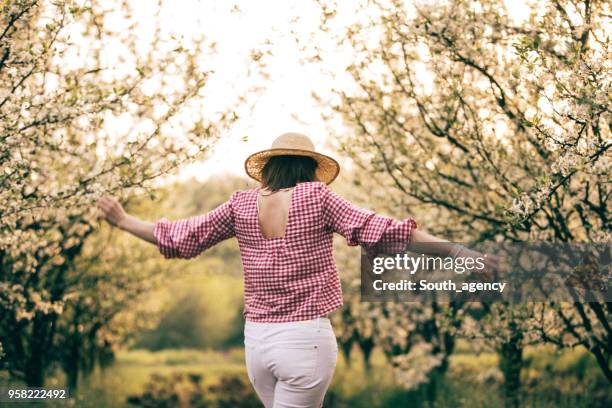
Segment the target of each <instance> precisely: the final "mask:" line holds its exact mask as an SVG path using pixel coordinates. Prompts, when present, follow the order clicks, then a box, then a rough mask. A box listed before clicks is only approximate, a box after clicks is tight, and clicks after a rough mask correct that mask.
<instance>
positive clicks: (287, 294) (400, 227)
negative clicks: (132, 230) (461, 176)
mask: <svg viewBox="0 0 612 408" xmlns="http://www.w3.org/2000/svg"><path fill="white" fill-rule="evenodd" d="M257 194H258V189H257V188H253V189H250V190H246V191H238V192H235V193H234V194H232V196H231V198H230V199H229V200H228V201H226V202H225V203H223V204H221V205H220V206H218V207H217V208H215V209H214V210H212V211H210V212H208V213H207V214H203V215H198V216H194V217H191V218H188V219H183V220H177V221H168V220H167V219H166V218H160V219H159V220H158V221H157V222H156V223H155V229H154V235H155V237H156V238H157V246H158V248H159V251H160V252H161V253H162V254H163V255H164V257H165V258H193V257H195V256H197V255H198V254H200V253H201V252H202V251H204V250H206V249H207V248H210V247H211V246H213V245H215V244H216V243H218V242H220V241H223V240H225V239H228V238H231V237H236V238H237V239H238V245H239V247H240V255H241V257H242V264H243V268H244V301H245V309H244V317H245V318H246V319H247V320H250V321H255V322H291V321H299V320H309V319H314V318H316V317H320V316H324V315H326V314H327V313H329V312H331V311H332V310H335V309H337V308H339V307H340V306H342V289H341V287H340V279H339V276H338V271H337V270H336V264H335V262H334V257H333V254H332V236H333V233H334V232H337V233H339V234H340V235H342V236H344V237H345V238H346V240H347V243H348V245H350V246H356V245H361V246H362V247H364V248H365V249H366V250H367V251H368V253H370V254H375V253H378V252H386V253H389V252H390V251H394V252H401V251H403V250H405V249H406V247H407V245H408V243H409V241H410V235H411V232H412V229H413V228H416V223H415V221H414V220H413V219H412V218H406V219H405V220H403V221H398V220H395V219H392V218H388V217H384V216H381V215H377V214H375V213H374V212H372V211H370V210H366V209H363V208H359V207H357V206H355V205H353V204H351V203H350V202H348V201H347V200H345V199H344V198H342V197H340V196H339V195H338V194H336V193H334V192H333V191H332V190H330V189H329V188H328V187H327V185H325V184H324V183H321V182H306V183H299V184H297V185H296V186H295V188H294V189H293V192H292V195H291V205H290V207H289V213H288V219H287V225H286V228H285V235H284V236H283V237H277V238H265V237H264V236H263V235H262V233H261V230H260V227H259V220H258V211H257Z"/></svg>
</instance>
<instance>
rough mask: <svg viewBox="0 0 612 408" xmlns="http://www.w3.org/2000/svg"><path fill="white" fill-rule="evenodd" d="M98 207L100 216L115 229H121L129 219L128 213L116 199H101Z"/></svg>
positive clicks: (108, 197)
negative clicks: (122, 224)
mask: <svg viewBox="0 0 612 408" xmlns="http://www.w3.org/2000/svg"><path fill="white" fill-rule="evenodd" d="M97 206H98V210H99V214H100V216H101V217H103V218H104V219H105V220H106V221H108V223H109V224H111V225H113V226H115V227H120V226H121V223H123V222H124V221H125V220H126V218H127V213H126V212H125V210H124V209H123V207H122V206H121V203H119V200H117V199H116V198H115V197H111V196H104V197H101V198H100V199H99V200H98V204H97Z"/></svg>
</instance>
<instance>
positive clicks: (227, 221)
mask: <svg viewBox="0 0 612 408" xmlns="http://www.w3.org/2000/svg"><path fill="white" fill-rule="evenodd" d="M233 198H234V196H233V195H232V198H230V199H229V200H228V201H226V202H225V203H223V204H221V205H219V206H218V207H217V208H215V209H214V210H212V211H210V212H208V213H206V214H203V215H197V216H194V217H191V218H187V219H182V220H176V221H169V220H168V219H166V218H160V219H159V220H157V221H156V222H155V228H154V230H153V235H154V236H155V238H156V239H157V248H158V249H159V252H160V253H161V254H162V255H163V256H164V257H165V258H166V259H168V258H185V259H189V258H193V257H195V256H197V255H199V254H200V253H202V252H203V251H204V250H206V249H208V248H210V247H212V246H213V245H215V244H217V243H219V242H221V241H223V240H225V239H228V238H231V237H233V236H235V230H234V215H233V211H232V201H233Z"/></svg>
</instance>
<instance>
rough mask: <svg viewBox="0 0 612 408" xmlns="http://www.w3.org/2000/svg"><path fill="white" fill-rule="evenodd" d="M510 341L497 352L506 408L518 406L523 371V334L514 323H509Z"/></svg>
mask: <svg viewBox="0 0 612 408" xmlns="http://www.w3.org/2000/svg"><path fill="white" fill-rule="evenodd" d="M509 327H510V330H511V336H510V339H509V340H508V341H507V342H505V343H503V344H502V345H501V347H500V350H499V357H500V359H499V368H500V369H501V371H502V373H503V375H504V385H503V388H504V399H505V406H506V407H507V408H516V407H518V406H519V405H520V390H521V370H522V369H523V363H524V362H523V346H522V344H521V341H522V339H523V333H522V332H521V331H520V329H518V327H517V325H516V323H514V322H511V323H510V325H509Z"/></svg>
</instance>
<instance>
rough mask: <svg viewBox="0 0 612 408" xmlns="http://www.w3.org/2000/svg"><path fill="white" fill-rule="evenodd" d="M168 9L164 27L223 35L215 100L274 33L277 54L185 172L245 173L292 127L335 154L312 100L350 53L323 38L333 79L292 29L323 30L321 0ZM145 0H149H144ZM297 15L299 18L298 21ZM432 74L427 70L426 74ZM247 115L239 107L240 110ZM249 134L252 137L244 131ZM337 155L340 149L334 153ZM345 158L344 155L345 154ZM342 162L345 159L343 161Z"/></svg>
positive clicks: (519, 8) (516, 2) (521, 9)
mask: <svg viewBox="0 0 612 408" xmlns="http://www.w3.org/2000/svg"><path fill="white" fill-rule="evenodd" d="M526 1H529V0H504V1H503V2H504V3H505V4H506V6H507V7H508V8H509V10H510V13H511V15H512V16H513V17H514V18H516V19H517V20H520V19H522V18H524V17H526V16H527V12H528V8H527V7H526V6H525V2H526ZM166 3H167V4H166V8H165V9H164V11H163V12H162V14H161V18H162V25H163V27H164V29H166V30H169V31H172V32H174V33H176V34H178V35H184V36H185V37H189V36H191V35H193V34H194V33H204V34H205V35H206V36H207V37H208V38H210V39H214V40H216V41H217V43H218V46H217V49H218V51H219V54H218V55H217V56H216V57H215V61H214V64H213V66H214V67H216V73H215V79H214V80H215V83H214V84H211V85H213V86H212V88H211V89H212V90H213V92H212V93H211V97H212V99H213V100H217V99H218V100H221V99H222V96H223V94H227V93H231V86H232V84H233V85H235V84H237V83H240V82H241V81H244V77H243V74H244V72H245V67H244V64H245V58H246V57H247V56H248V55H249V52H250V50H251V49H253V48H256V47H257V46H259V45H261V44H262V43H263V42H264V40H266V39H269V40H270V41H271V42H272V44H273V46H272V52H273V56H272V57H271V58H269V59H268V63H267V72H268V73H269V74H270V79H269V81H268V82H267V83H266V84H265V87H266V89H265V91H263V92H262V93H261V95H260V97H259V98H258V100H257V103H256V105H255V108H254V110H253V112H252V114H246V115H244V114H243V115H241V119H240V120H239V121H238V122H237V123H236V125H235V126H234V127H233V128H232V129H231V130H230V131H228V132H227V133H226V134H224V136H223V137H222V139H221V141H220V142H219V143H218V144H217V145H216V146H215V148H214V151H213V152H212V154H211V155H209V156H208V157H207V158H206V159H205V160H202V161H200V162H198V163H194V164H193V165H190V166H186V167H184V168H183V169H182V171H181V174H180V178H182V179H184V178H188V177H192V176H193V177H196V178H198V179H206V178H208V177H210V176H211V175H217V174H220V173H226V172H229V173H233V174H237V175H244V170H243V162H244V159H245V158H246V157H247V156H248V155H249V154H250V153H252V152H255V151H258V150H262V149H265V148H268V147H269V146H270V144H271V142H272V140H273V139H274V138H275V137H277V136H278V135H280V134H281V133H284V132H287V131H297V132H302V133H305V134H307V135H309V136H310V137H311V138H312V139H313V140H314V142H315V145H316V146H317V148H318V149H319V150H320V151H322V152H324V153H327V154H330V153H331V154H332V155H333V153H332V151H331V147H332V146H331V144H330V140H329V139H328V138H327V137H326V126H325V124H324V123H323V121H322V119H321V117H320V115H321V109H320V107H318V106H317V105H316V102H315V101H314V100H313V99H312V97H311V93H312V91H313V90H316V91H318V92H324V91H325V90H328V89H330V88H331V87H332V86H334V85H336V86H337V85H338V80H341V78H342V73H343V69H344V67H345V66H346V65H347V63H348V62H349V61H350V60H349V58H351V55H350V54H347V53H346V52H343V51H341V50H338V49H337V48H335V47H334V44H333V42H331V41H328V42H325V41H324V40H325V38H326V37H324V36H320V37H321V38H320V40H317V44H318V45H319V46H320V47H322V48H323V49H324V50H325V53H326V55H327V57H326V58H324V63H325V70H327V71H331V72H334V73H335V74H337V75H340V79H339V78H336V79H335V80H334V79H332V78H331V77H330V76H327V75H324V74H323V73H322V72H321V69H320V68H321V67H317V66H314V65H311V64H301V63H300V52H299V50H298V49H297V47H296V46H295V41H294V39H293V37H292V36H291V35H290V34H289V33H290V31H292V30H294V31H296V32H297V33H298V35H300V36H301V37H302V38H307V37H306V36H307V35H309V34H312V33H316V32H317V27H318V24H319V9H318V6H317V5H316V4H315V2H311V1H306V0H275V1H272V0H269V1H258V2H255V1H239V2H238V7H239V9H240V12H238V13H236V12H232V9H233V8H234V7H235V4H236V3H231V2H227V1H200V0H181V1H173V2H166ZM339 3H340V4H341V5H342V4H344V7H345V10H344V11H343V12H342V10H341V12H340V13H338V16H337V20H338V22H339V23H340V24H342V23H343V22H347V23H348V19H354V18H355V13H354V12H352V11H353V10H352V7H354V4H352V3H351V2H339ZM139 4H142V3H140V2H139ZM296 16H299V18H298V19H296ZM424 74H426V73H424ZM239 113H240V112H239ZM245 136H248V139H247V140H244V137H245ZM335 156H337V155H335ZM339 159H341V158H339ZM341 161H342V160H341Z"/></svg>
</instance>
